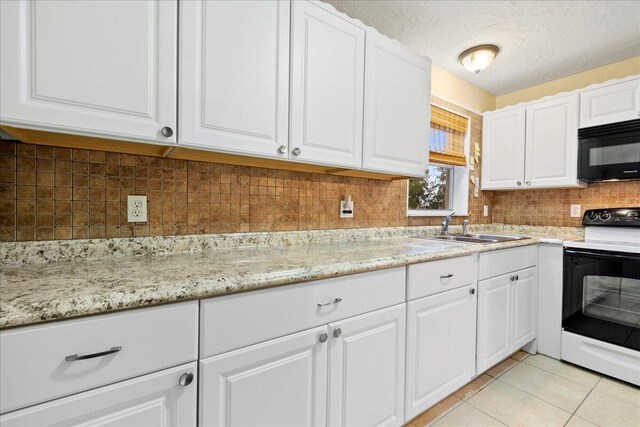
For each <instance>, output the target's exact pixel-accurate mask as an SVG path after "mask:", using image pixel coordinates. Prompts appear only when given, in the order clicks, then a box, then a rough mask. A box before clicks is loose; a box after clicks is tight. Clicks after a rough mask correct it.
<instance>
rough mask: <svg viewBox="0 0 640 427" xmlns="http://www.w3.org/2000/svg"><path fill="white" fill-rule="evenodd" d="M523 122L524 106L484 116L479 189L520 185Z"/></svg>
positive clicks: (521, 183) (523, 142) (523, 144)
mask: <svg viewBox="0 0 640 427" xmlns="http://www.w3.org/2000/svg"><path fill="white" fill-rule="evenodd" d="M525 123H526V110H525V108H524V107H521V108H513V109H509V110H506V111H501V112H497V113H491V114H487V115H485V116H484V118H483V131H482V153H483V156H484V158H483V161H482V189H483V190H493V189H515V188H523V187H524V181H525V179H524V155H525ZM576 167H577V165H576Z"/></svg>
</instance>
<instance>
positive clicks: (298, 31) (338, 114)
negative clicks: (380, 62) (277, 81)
mask: <svg viewBox="0 0 640 427" xmlns="http://www.w3.org/2000/svg"><path fill="white" fill-rule="evenodd" d="M329 8H330V7H329V6H323V5H321V4H316V3H310V2H307V1H295V2H292V20H293V23H292V30H291V34H292V43H291V46H292V47H291V49H292V51H291V112H290V113H291V114H290V116H291V123H290V129H291V133H290V136H291V140H290V144H289V149H290V156H289V157H290V158H292V159H295V160H299V161H303V162H308V163H318V164H328V165H336V166H346V167H352V168H360V167H361V166H362V120H363V103H364V100H363V96H364V93H363V91H364V40H365V30H364V29H363V28H361V27H358V26H356V25H355V24H354V23H352V22H350V21H348V20H346V19H343V18H342V17H340V16H338V15H336V14H334V13H332V12H330V11H329ZM249 101H250V100H249Z"/></svg>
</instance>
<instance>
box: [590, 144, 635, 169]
mask: <svg viewBox="0 0 640 427" xmlns="http://www.w3.org/2000/svg"><path fill="white" fill-rule="evenodd" d="M636 162H640V142H636V143H631V144H620V145H609V146H607V147H593V148H590V149H589V166H603V165H616V164H621V163H636Z"/></svg>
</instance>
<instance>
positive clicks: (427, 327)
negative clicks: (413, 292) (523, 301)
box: [405, 285, 476, 420]
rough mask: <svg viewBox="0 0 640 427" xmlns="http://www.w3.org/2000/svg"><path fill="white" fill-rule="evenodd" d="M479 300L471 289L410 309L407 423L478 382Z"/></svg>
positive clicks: (412, 304) (416, 303)
mask: <svg viewBox="0 0 640 427" xmlns="http://www.w3.org/2000/svg"><path fill="white" fill-rule="evenodd" d="M475 295H476V292H475V286H473V285H469V286H464V287H461V288H457V289H453V290H450V291H447V292H442V293H439V294H436V295H432V296H428V297H425V298H421V299H419V300H416V301H411V302H409V303H408V304H407V317H408V323H407V379H406V382H407V387H406V409H405V411H406V412H405V414H406V420H410V419H411V418H413V417H415V416H416V415H418V414H420V413H421V412H422V411H424V410H426V409H428V408H429V407H431V406H433V405H434V404H435V403H437V402H438V401H440V400H442V399H443V398H445V397H446V396H448V395H449V394H451V393H453V392H454V391H455V390H457V389H458V388H460V387H462V386H463V385H465V384H466V383H467V382H469V381H470V380H471V379H472V378H473V377H474V375H475V360H476V359H475V345H476V297H475Z"/></svg>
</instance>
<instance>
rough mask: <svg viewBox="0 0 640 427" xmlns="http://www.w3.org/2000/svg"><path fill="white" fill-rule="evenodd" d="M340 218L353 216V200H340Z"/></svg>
mask: <svg viewBox="0 0 640 427" xmlns="http://www.w3.org/2000/svg"><path fill="white" fill-rule="evenodd" d="M340 218H353V200H351V196H349V198H348V199H347V200H340Z"/></svg>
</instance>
